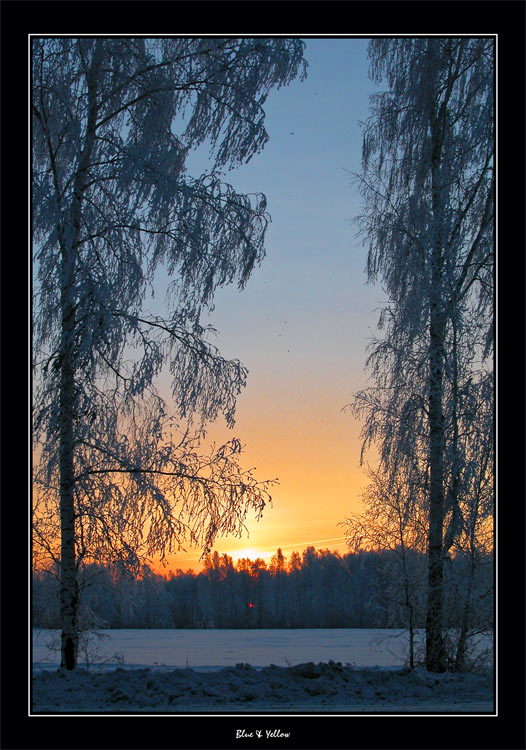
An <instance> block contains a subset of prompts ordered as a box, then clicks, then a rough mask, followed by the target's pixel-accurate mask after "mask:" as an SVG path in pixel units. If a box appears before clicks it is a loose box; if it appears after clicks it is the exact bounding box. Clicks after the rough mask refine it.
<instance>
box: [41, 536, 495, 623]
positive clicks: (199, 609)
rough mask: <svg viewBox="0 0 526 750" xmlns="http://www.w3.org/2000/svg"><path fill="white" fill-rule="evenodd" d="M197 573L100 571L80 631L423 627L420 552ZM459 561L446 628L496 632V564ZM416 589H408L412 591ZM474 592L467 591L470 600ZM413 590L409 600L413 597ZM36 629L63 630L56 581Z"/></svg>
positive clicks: (84, 590)
mask: <svg viewBox="0 0 526 750" xmlns="http://www.w3.org/2000/svg"><path fill="white" fill-rule="evenodd" d="M204 562H205V565H204V570H203V571H202V572H200V573H198V574H196V573H194V572H192V571H188V572H183V571H180V570H178V571H177V572H176V573H170V574H169V575H167V576H166V575H160V574H157V573H154V572H152V570H151V569H150V568H148V567H145V568H144V569H143V571H142V574H141V575H140V576H137V577H132V576H129V575H124V574H119V573H118V572H117V571H115V570H113V569H109V568H106V567H103V566H100V565H95V564H92V565H85V566H83V568H82V570H81V576H80V619H81V623H80V625H81V627H84V628H86V629H89V628H104V627H107V628H405V627H407V625H408V617H409V612H410V610H411V611H412V613H413V618H414V619H413V623H414V627H424V617H425V599H426V575H427V558H426V556H425V555H423V554H422V553H420V552H414V551H411V550H404V555H403V558H402V556H401V555H400V554H399V552H398V551H396V550H394V551H387V552H386V551H382V552H374V551H371V552H366V551H364V552H359V553H348V554H344V555H340V554H339V553H338V552H331V551H329V550H316V549H315V548H314V547H308V548H307V549H306V550H305V551H304V552H303V554H302V555H300V554H299V553H297V552H293V553H292V555H291V557H290V559H289V560H288V562H287V561H286V559H285V557H284V556H283V554H282V552H281V550H278V551H277V553H276V554H275V555H274V556H273V558H272V560H271V562H270V564H268V565H267V564H266V563H265V562H264V561H263V560H261V559H258V560H248V559H242V560H239V561H237V562H236V563H234V561H233V560H232V558H231V557H229V556H228V555H219V554H218V553H217V552H215V553H214V554H213V555H210V556H208V557H207V558H205V561H204ZM470 565H472V560H470V559H468V558H467V556H466V557H462V556H459V555H457V556H456V557H455V558H451V559H448V564H447V565H446V582H447V586H446V600H447V601H446V607H445V612H446V615H447V621H446V623H444V624H445V626H446V627H456V626H457V625H458V622H459V618H460V617H461V616H465V612H466V607H465V606H464V603H465V601H466V596H469V597H470V599H471V600H472V602H473V606H470V607H469V617H470V619H471V622H470V628H477V627H480V628H484V627H487V626H491V624H492V614H493V609H492V607H493V605H492V601H493V597H492V593H493V591H492V584H493V564H492V558H491V556H487V557H485V558H483V559H480V560H478V561H477V575H476V576H475V579H474V581H471V582H470V584H469V586H468V585H467V583H466V582H467V581H468V580H469V576H468V575H467V571H468V570H469V569H470ZM407 583H408V584H409V585H406V584H407ZM468 588H469V591H468ZM408 591H409V597H408V595H407V592H408ZM32 595H33V597H32V598H33V607H32V615H33V626H34V627H41V628H59V627H60V618H59V591H58V580H57V577H56V576H55V575H54V574H53V572H52V571H37V572H35V573H34V574H33V592H32Z"/></svg>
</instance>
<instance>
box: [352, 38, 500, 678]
mask: <svg viewBox="0 0 526 750" xmlns="http://www.w3.org/2000/svg"><path fill="white" fill-rule="evenodd" d="M369 57H370V60H371V77H372V79H373V80H374V81H375V82H376V83H377V84H379V85H380V84H381V83H382V82H383V81H386V83H387V88H386V89H385V90H383V91H379V92H378V93H376V94H374V95H373V96H372V98H371V109H372V114H371V117H370V118H369V119H368V121H367V122H366V124H365V129H364V138H363V169H362V173H361V174H360V175H359V176H358V177H357V181H358V184H359V187H360V190H361V193H362V196H363V198H364V206H365V208H364V213H363V215H362V216H360V217H359V219H358V221H359V226H360V230H361V233H362V236H363V238H364V242H365V244H366V245H367V247H368V259H367V269H366V270H367V277H368V281H369V282H375V281H377V280H378V279H380V280H381V282H382V284H383V288H384V290H385V292H386V294H387V296H388V304H387V305H386V307H385V309H384V310H383V311H382V314H381V317H380V325H379V327H380V328H381V329H383V330H384V334H383V336H382V338H380V339H379V340H377V341H375V342H373V344H372V350H371V353H370V356H369V359H368V367H369V369H370V371H371V374H372V378H373V380H374V382H375V385H374V386H373V387H371V388H369V389H366V390H365V391H362V392H361V393H359V394H357V395H356V397H355V399H354V402H353V407H354V409H355V411H356V413H357V414H359V415H361V416H365V424H364V428H363V433H362V434H363V438H364V447H367V446H368V445H369V444H370V443H376V444H377V446H378V448H379V451H380V467H381V469H382V470H383V471H384V472H385V473H386V474H387V475H390V476H391V478H392V481H393V483H394V482H395V479H396V476H397V473H398V472H403V474H404V476H405V477H407V478H408V481H409V482H410V484H411V483H414V487H415V489H416V487H421V486H425V487H426V488H427V490H426V493H425V498H426V512H427V518H428V524H427V527H428V530H427V555H428V586H427V589H428V594H427V596H428V599H427V616H426V664H427V668H428V669H429V670H430V671H443V670H444V669H445V653H444V641H443V619H442V616H443V564H444V559H445V557H446V555H447V553H448V550H450V549H451V547H452V545H453V544H454V542H455V540H458V538H459V537H460V536H461V535H462V533H463V529H464V528H465V521H466V518H467V515H468V513H467V509H468V508H469V507H470V503H472V502H475V497H474V495H473V494H472V493H470V490H469V487H470V483H471V479H470V476H471V472H472V471H473V461H475V462H477V461H478V462H479V468H480V467H481V466H482V465H483V463H484V462H486V469H485V470H484V471H485V472H486V474H487V475H486V476H485V480H484V481H489V476H490V474H489V471H490V470H489V465H488V464H487V456H484V455H483V454H482V453H480V454H479V455H478V457H475V456H474V452H473V450H471V448H470V443H471V440H470V436H471V435H472V434H473V431H476V424H477V419H478V414H477V412H476V411H474V410H473V408H472V405H473V403H475V402H476V401H477V400H478V399H480V397H481V396H482V394H483V396H482V397H483V398H485V399H487V400H489V401H490V402H491V403H492V401H493V383H492V356H491V355H492V347H493V324H494V321H493V271H494V252H493V233H494V143H493V141H494V132H493V121H494V42H493V40H492V39H488V38H468V37H462V38H439V37H436V38H399V39H373V40H371V42H370V44H369ZM468 454H469V459H468ZM475 473H477V472H476V471H475ZM414 494H415V493H413V496H414ZM463 506H464V507H463ZM488 513H489V514H491V511H488Z"/></svg>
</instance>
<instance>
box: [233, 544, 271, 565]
mask: <svg viewBox="0 0 526 750" xmlns="http://www.w3.org/2000/svg"><path fill="white" fill-rule="evenodd" d="M272 554H273V553H269V552H261V551H260V550H258V549H257V547H244V548H243V549H237V550H232V551H230V552H227V555H229V556H230V557H231V558H232V559H233V560H234V561H236V562H237V561H238V560H242V559H244V558H249V559H250V560H256V559H257V558H258V557H260V558H263V559H266V558H267V557H270V556H272Z"/></svg>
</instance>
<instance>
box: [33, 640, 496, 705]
mask: <svg viewBox="0 0 526 750" xmlns="http://www.w3.org/2000/svg"><path fill="white" fill-rule="evenodd" d="M102 632H103V633H104V635H105V636H106V637H104V638H103V639H102V640H101V641H97V642H95V643H94V647H95V648H96V653H94V654H92V656H95V657H96V658H95V659H94V661H95V663H93V664H91V665H90V669H89V671H88V670H86V669H85V668H83V669H82V668H81V669H79V670H77V671H76V672H75V673H67V672H65V671H62V670H60V669H58V666H59V654H58V653H57V652H53V651H50V650H49V649H48V648H47V645H46V644H48V643H50V642H52V641H53V636H54V633H53V631H34V633H33V684H32V688H33V695H32V698H33V703H32V711H33V712H36V713H38V712H52V713H71V712H73V713H81V712H82V713H85V712H87V713H102V712H104V713H122V712H127V713H158V712H166V713H174V712H177V713H192V712H199V713H203V712H204V713H214V712H217V713H222V714H224V713H227V714H229V713H239V712H243V713H247V712H248V713H254V712H255V713H257V712H270V713H287V714H291V713H301V712H308V713H322V712H323V713H326V712H331V713H332V712H336V713H347V712H360V713H364V712H365V713H428V712H438V713H450V712H455V713H485V712H492V711H493V710H494V706H493V677H492V676H491V675H475V674H463V675H458V674H450V673H445V674H442V675H430V674H428V673H426V672H425V670H423V669H416V670H415V671H413V672H410V671H409V670H407V669H405V668H404V667H403V666H402V665H403V653H404V649H405V646H406V635H405V634H404V633H402V632H400V631H376V630H352V629H335V630H108V631H102ZM386 635H390V636H394V638H390V639H385V636H386ZM379 636H380V639H379ZM80 661H81V663H82V659H81V660H80Z"/></svg>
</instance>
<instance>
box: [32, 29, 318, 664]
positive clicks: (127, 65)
mask: <svg viewBox="0 0 526 750" xmlns="http://www.w3.org/2000/svg"><path fill="white" fill-rule="evenodd" d="M31 54H32V63H31V64H32V90H31V94H32V96H31V112H32V229H33V262H34V277H35V278H34V285H33V319H32V321H33V352H34V409H33V428H34V437H35V493H34V494H35V499H36V507H35V512H34V546H35V549H36V553H37V555H45V556H46V557H47V558H48V559H52V560H54V561H56V562H58V563H59V565H60V579H61V581H60V596H61V622H62V666H63V667H65V668H67V669H73V668H74V667H75V666H76V662H77V649H78V623H77V611H78V570H79V565H81V564H82V562H83V561H91V562H99V563H105V562H110V561H117V562H119V563H120V564H122V565H124V566H128V567H131V568H133V569H137V568H138V566H139V565H140V563H141V561H142V560H145V559H147V558H149V557H151V556H152V555H160V556H161V558H162V557H164V556H165V555H166V554H167V553H169V552H171V551H173V550H177V549H179V547H180V546H181V545H182V544H183V543H186V542H188V543H191V544H198V545H200V546H201V547H202V548H203V550H204V552H208V551H209V550H210V549H211V547H212V545H213V543H214V539H215V538H216V536H217V535H218V534H232V533H237V534H239V533H241V532H242V530H243V528H244V520H245V517H246V514H247V512H248V511H249V510H250V511H254V512H255V513H256V515H257V516H259V515H260V514H261V512H262V510H263V507H264V506H265V503H266V502H268V500H269V492H268V490H269V483H268V482H259V481H257V480H256V478H255V477H254V476H253V472H252V471H244V470H242V468H241V466H240V463H239V454H240V451H241V444H240V442H239V440H237V439H235V438H234V439H232V440H231V441H229V442H228V443H226V444H225V445H223V446H220V447H218V448H216V447H214V448H213V449H212V450H211V452H210V453H209V454H207V455H204V454H203V451H202V448H201V440H202V437H203V435H204V433H205V426H206V424H207V423H208V422H210V421H212V420H215V419H216V418H218V417H219V416H220V415H223V416H224V418H225V420H226V422H227V424H228V425H229V426H230V427H231V426H232V425H233V424H234V413H235V402H236V397H237V396H238V394H239V393H240V391H241V389H242V388H243V386H244V385H245V381H246V376H247V371H246V369H245V368H244V367H243V366H242V365H241V363H240V362H239V361H237V360H227V359H225V358H223V357H222V356H221V353H220V352H219V351H218V349H217V348H216V347H214V346H213V345H212V344H211V343H210V341H209V338H210V334H211V333H212V332H213V329H212V328H211V327H210V326H207V325H205V324H203V322H202V321H203V315H204V313H205V312H207V311H209V310H211V309H212V308H213V296H214V292H215V290H216V289H217V288H218V287H222V286H224V285H227V284H232V283H236V284H237V285H238V286H239V288H240V289H242V288H243V287H244V286H245V284H246V282H247V280H248V278H249V276H250V274H251V272H252V270H253V269H254V267H255V266H257V265H258V264H259V263H260V262H261V261H262V259H263V257H264V254H265V251H264V236H265V230H266V227H267V224H268V221H269V216H268V214H267V211H266V201H265V197H264V196H263V195H260V194H255V195H241V194H238V193H237V192H236V191H235V190H234V189H233V188H232V187H231V186H230V185H228V184H227V183H225V182H224V180H223V173H224V172H225V170H228V169H231V168H234V167H236V166H238V165H240V164H242V163H246V162H247V161H249V159H250V158H251V157H252V156H254V155H255V154H256V153H257V152H259V151H260V150H261V149H262V148H263V146H264V145H265V143H266V141H267V139H268V135H267V133H266V131H265V127H264V116H265V113H264V109H263V105H264V103H265V99H266V97H267V95H268V93H269V91H270V90H271V89H272V88H273V87H280V86H283V85H287V84H288V83H290V82H291V81H292V80H293V79H294V78H295V77H297V76H300V77H303V76H304V75H305V71H306V63H305V61H304V59H303V56H302V55H303V43H302V42H301V41H300V40H296V39H284V38H277V39H258V38H255V39H236V38H218V37H213V38H205V39H198V38H179V39H177V38H176V39H174V38H170V39H162V38H155V39H146V38H117V37H114V38H105V37H95V38H92V37H82V38H60V39H59V38H34V39H33V40H32V50H31ZM201 146H207V147H208V148H209V153H210V159H211V165H212V166H211V167H210V169H209V170H208V171H207V172H206V173H204V174H201V175H198V176H196V177H193V176H191V175H190V174H189V173H188V171H187V168H186V159H187V155H188V153H189V152H190V151H191V150H193V149H196V148H198V147H201ZM159 277H161V278H164V279H170V284H169V287H168V293H167V300H166V305H165V307H164V308H163V310H164V312H163V314H162V315H160V314H159V313H158V312H157V313H155V312H150V307H151V294H152V290H154V288H155V282H156V279H158V278H159ZM163 368H164V369H163ZM166 368H168V369H169V373H170V378H171V397H170V401H168V400H167V399H166V398H165V397H163V396H162V394H161V393H160V392H159V390H158V389H157V388H156V383H157V378H158V376H159V375H160V374H161V373H162V372H165V371H166Z"/></svg>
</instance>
